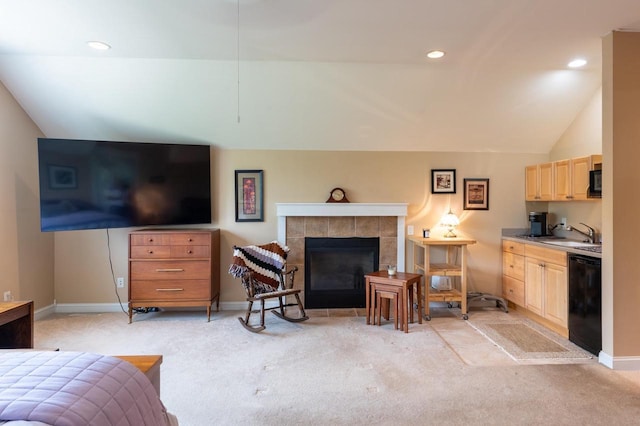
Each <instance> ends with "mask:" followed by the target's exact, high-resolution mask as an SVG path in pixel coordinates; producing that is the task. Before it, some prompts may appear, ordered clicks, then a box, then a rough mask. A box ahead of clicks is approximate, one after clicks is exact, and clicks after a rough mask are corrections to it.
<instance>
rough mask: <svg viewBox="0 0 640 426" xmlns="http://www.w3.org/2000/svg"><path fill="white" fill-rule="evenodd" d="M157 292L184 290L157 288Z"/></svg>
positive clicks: (179, 289)
mask: <svg viewBox="0 0 640 426" xmlns="http://www.w3.org/2000/svg"><path fill="white" fill-rule="evenodd" d="M156 291H184V288H156Z"/></svg>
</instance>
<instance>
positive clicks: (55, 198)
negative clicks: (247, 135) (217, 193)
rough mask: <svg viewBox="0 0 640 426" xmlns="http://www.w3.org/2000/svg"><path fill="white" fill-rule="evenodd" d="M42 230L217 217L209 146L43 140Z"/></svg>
mask: <svg viewBox="0 0 640 426" xmlns="http://www.w3.org/2000/svg"><path fill="white" fill-rule="evenodd" d="M38 163H39V173H40V228H41V230H42V231H64V230H77V229H105V228H124V227H137V226H155V225H188V224H206V223H211V155H210V146H209V145H184V144H167V143H142V142H109V141H94V140H77V139H48V138H39V139H38Z"/></svg>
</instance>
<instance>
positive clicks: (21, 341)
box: [0, 300, 33, 349]
mask: <svg viewBox="0 0 640 426" xmlns="http://www.w3.org/2000/svg"><path fill="white" fill-rule="evenodd" d="M32 348H33V301H31V300H30V301H27V302H2V303H0V349H32Z"/></svg>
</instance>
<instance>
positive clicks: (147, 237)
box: [131, 232, 211, 246]
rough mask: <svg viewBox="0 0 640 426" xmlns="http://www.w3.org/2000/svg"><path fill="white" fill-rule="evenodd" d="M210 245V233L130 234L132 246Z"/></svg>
mask: <svg viewBox="0 0 640 426" xmlns="http://www.w3.org/2000/svg"><path fill="white" fill-rule="evenodd" d="M210 244H211V234H210V233H203V232H200V233H197V232H190V233H169V232H167V233H164V232H158V233H146V232H141V233H134V234H131V245H132V246H163V245H164V246H170V245H200V246H206V245H210Z"/></svg>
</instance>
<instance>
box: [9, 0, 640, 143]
mask: <svg viewBox="0 0 640 426" xmlns="http://www.w3.org/2000/svg"><path fill="white" fill-rule="evenodd" d="M636 29H640V1H638V0H134V1H132V0H109V1H103V0H28V1H15V0H0V81H2V83H3V84H4V85H5V86H6V87H7V89H8V90H9V91H10V92H11V93H12V94H13V96H14V97H15V98H16V99H17V101H18V102H19V103H20V104H21V105H22V107H23V108H24V109H25V110H26V112H27V113H28V114H29V115H30V116H31V118H32V119H33V120H34V122H35V123H36V124H37V125H38V126H39V127H40V129H41V130H42V131H43V132H44V134H45V135H46V136H48V137H59V138H78V139H102V140H120V141H159V142H185V143H210V144H212V145H215V146H218V147H222V148H239V149H313V150H372V151H379V150H400V151H472V152H475V151H477V152H483V151H498V152H532V153H545V152H548V151H549V150H550V149H551V147H552V146H553V144H554V143H555V142H556V141H557V140H558V138H559V137H560V136H561V135H562V133H563V132H564V130H565V129H566V128H567V127H568V126H569V125H570V124H571V122H572V121H573V120H574V118H575V117H576V115H577V114H578V113H579V112H580V111H581V110H582V108H583V107H584V106H585V105H586V104H587V102H588V101H589V100H590V99H591V98H592V97H593V95H594V93H596V91H597V90H598V88H599V87H600V84H601V83H600V82H601V65H602V64H601V40H602V37H603V36H605V35H606V34H607V33H609V32H611V31H613V30H622V31H627V30H636ZM89 40H100V41H103V42H106V43H108V44H109V45H111V47H112V48H111V49H110V50H107V51H96V50H92V49H90V48H89V47H88V46H87V45H86V42H87V41H89ZM432 49H441V50H444V51H446V53H447V54H446V56H445V57H444V58H442V59H440V60H432V59H428V58H427V57H426V53H427V52H428V51H429V50H432ZM576 57H581V58H584V59H586V60H587V61H588V63H587V65H586V66H585V67H583V68H580V69H569V68H567V66H566V65H567V63H568V62H569V61H570V60H572V59H574V58H576Z"/></svg>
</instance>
